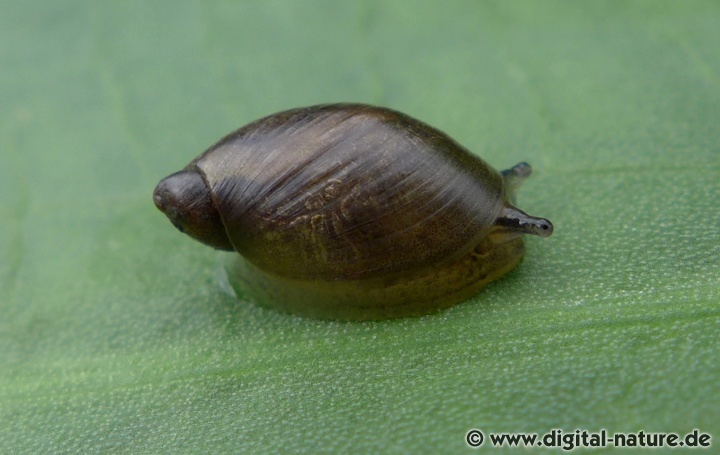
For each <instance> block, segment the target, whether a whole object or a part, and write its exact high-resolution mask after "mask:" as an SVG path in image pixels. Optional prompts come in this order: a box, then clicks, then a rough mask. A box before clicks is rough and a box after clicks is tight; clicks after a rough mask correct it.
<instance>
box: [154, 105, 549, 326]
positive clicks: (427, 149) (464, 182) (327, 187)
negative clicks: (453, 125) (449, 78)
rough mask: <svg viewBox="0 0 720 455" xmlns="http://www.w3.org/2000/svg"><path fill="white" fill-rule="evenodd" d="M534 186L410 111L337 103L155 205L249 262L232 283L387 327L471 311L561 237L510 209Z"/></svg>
mask: <svg viewBox="0 0 720 455" xmlns="http://www.w3.org/2000/svg"><path fill="white" fill-rule="evenodd" d="M529 175H530V166H529V165H527V164H525V163H520V164H518V165H516V166H515V167H513V168H511V169H509V170H507V171H503V172H498V171H496V170H494V169H493V168H492V167H490V166H489V165H488V164H487V163H486V162H485V161H483V160H482V159H480V158H478V157H477V156H475V155H473V154H472V153H470V152H469V151H467V150H466V149H465V148H463V147H462V146H461V145H459V144H458V143H456V142H455V141H454V140H452V139H451V138H450V137H449V136H447V135H446V134H444V133H442V132H441V131H438V130H437V129H435V128H432V127H430V126H428V125H426V124H425V123H422V122H420V121H418V120H415V119H413V118H411V117H408V116H407V115H404V114H402V113H399V112H396V111H393V110H390V109H385V108H380V107H373V106H366V105H359V104H334V105H321V106H312V107H308V108H300V109H293V110H289V111H285V112H280V113H277V114H274V115H271V116H268V117H265V118H262V119H260V120H257V121H255V122H253V123H250V124H249V125H246V126H244V127H242V128H240V129H239V130H237V131H235V132H233V133H231V134H229V135H227V136H225V137H224V138H223V139H221V140H220V141H219V142H217V143H216V144H215V145H213V146H212V147H210V148H209V149H208V150H206V151H205V152H204V153H202V154H201V155H200V156H198V157H197V158H196V159H194V160H193V161H192V162H190V163H189V164H188V165H187V166H186V167H185V168H184V169H183V170H182V171H180V172H177V173H175V174H172V175H170V176H168V177H166V178H165V179H163V180H162V181H161V182H160V183H159V184H158V186H157V187H156V189H155V193H154V200H155V204H156V205H157V207H158V208H159V209H160V210H161V211H163V212H164V213H165V214H166V215H167V216H168V218H169V219H170V220H171V222H172V223H173V224H174V225H175V226H176V227H177V228H178V229H180V230H181V231H182V232H185V233H187V234H188V235H190V236H191V237H193V238H195V239H197V240H199V241H201V242H203V243H206V244H208V245H210V246H212V247H214V248H217V249H221V250H229V251H237V252H238V253H240V255H241V256H242V257H243V258H244V260H241V261H237V262H236V263H235V264H234V265H233V266H232V267H231V278H232V279H233V281H234V282H236V284H237V286H236V287H238V288H239V289H243V290H249V291H250V293H251V294H252V295H253V296H255V297H256V299H257V300H259V301H260V302H262V303H269V304H271V305H273V306H275V307H279V308H282V309H285V310H288V311H293V312H299V313H302V314H306V315H310V316H315V317H321V318H333V319H354V320H360V319H383V318H389V317H402V316H409V315H418V314H424V313H428V312H430V311H433V310H435V309H438V308H442V307H446V306H449V305H452V304H454V303H457V302H459V301H461V300H464V299H466V298H468V297H470V296H472V295H473V294H475V293H476V292H477V290H478V289H479V288H481V287H482V286H484V285H485V284H487V283H488V282H490V281H493V280H495V279H497V278H499V277H500V276H502V275H503V274H505V273H507V272H508V271H510V270H512V269H513V268H514V267H515V266H516V265H517V264H518V262H519V261H520V259H521V258H522V255H523V251H524V247H523V241H522V235H523V234H534V235H539V236H542V237H547V236H549V235H550V234H551V233H552V229H553V228H552V224H551V223H550V222H549V221H548V220H545V219H543V218H535V217H532V216H529V215H527V214H526V213H524V212H522V211H520V210H519V209H517V208H515V207H514V206H513V205H512V204H511V200H513V199H514V194H515V190H516V189H517V188H518V186H519V184H520V183H521V182H522V181H523V180H524V179H525V178H527V177H528V176H529Z"/></svg>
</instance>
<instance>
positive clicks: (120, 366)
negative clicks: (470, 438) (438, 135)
mask: <svg viewBox="0 0 720 455" xmlns="http://www.w3.org/2000/svg"><path fill="white" fill-rule="evenodd" d="M0 10H1V11H2V13H1V14H0V65H1V67H0V98H1V100H2V101H1V106H2V107H0V219H2V223H0V452H5V453H39V452H55V453H58V452H60V453H66V452H76V453H90V452H106V453H147V452H204V453H214V452H233V451H242V452H255V453H267V452H268V451H284V452H304V453H317V452H318V451H320V452H334V451H351V450H352V451H356V452H365V453H369V452H386V453H399V452H416V453H437V452H457V453H466V452H467V453H470V452H472V451H471V450H470V449H469V448H467V446H466V445H465V442H464V437H465V433H466V431H467V430H469V429H470V428H479V429H482V430H484V431H485V432H486V436H487V433H488V432H503V431H505V432H515V431H518V432H519V431H524V432H545V431H548V430H550V429H552V428H562V429H563V430H565V431H567V432H572V431H574V430H575V429H576V428H580V429H588V430H591V431H596V430H599V429H600V428H606V429H608V431H610V432H630V431H638V430H641V429H644V430H646V431H652V432H660V431H671V432H677V433H684V432H687V431H690V430H692V429H693V428H699V429H700V430H701V431H703V432H706V433H712V434H713V436H714V437H715V438H716V439H715V440H713V443H714V446H720V385H719V384H720V362H718V361H719V360H720V358H719V357H720V355H719V353H720V349H719V346H718V343H719V341H718V340H719V339H720V337H719V335H718V334H719V330H718V329H719V324H720V305H719V304H718V303H719V301H720V291H719V290H720V278H719V277H720V210H718V200H720V183H719V181H720V145H719V140H718V139H719V138H720V46H719V43H720V4H718V3H717V2H712V1H707V2H702V1H693V2H681V1H676V2H661V1H635V2H619V1H603V2H600V1H593V2H572V1H565V2H530V1H528V2H517V1H510V2H507V1H496V2H477V1H443V2H430V1H423V2H414V3H412V4H409V3H408V2H404V1H399V0H396V1H355V2H337V1H332V0H328V1H310V2H294V1H289V0H288V1H262V2H261V1H222V0H214V1H196V2H188V1H155V2H140V1H127V2H113V3H111V2H93V1H64V2H52V1H36V2H23V1H20V0H7V1H2V2H1V3H0ZM335 101H359V102H366V103H372V104H379V105H384V106H388V107H392V108H395V109H398V110H401V111H403V112H406V113H408V114H410V115H412V116H414V117H417V118H420V119H422V120H424V121H426V122H428V123H430V124H432V125H434V126H437V127H439V128H440V129H442V130H444V131H446V132H447V133H449V134H450V135H451V136H453V137H455V138H456V139H457V140H458V141H459V142H461V143H462V144H464V145H465V146H467V147H468V148H470V149H471V150H473V151H474V152H475V153H478V154H479V155H481V156H483V157H484V158H485V159H486V160H487V161H489V162H490V163H492V164H493V165H494V166H495V167H497V168H505V167H508V166H510V165H513V164H515V163H516V162H518V161H522V160H527V161H529V162H530V163H531V164H532V165H533V166H534V169H535V173H534V175H533V177H532V178H531V179H530V180H529V181H528V182H526V184H525V186H524V187H523V188H522V190H521V192H520V194H519V205H520V206H521V207H522V208H523V209H525V210H527V211H528V212H530V213H532V214H535V215H538V216H544V217H547V218H549V219H550V220H552V221H553V222H554V224H555V229H556V230H555V233H554V235H553V236H552V237H550V238H548V239H539V238H531V239H528V241H527V245H528V248H527V256H526V259H525V261H524V262H523V263H522V264H521V266H520V267H519V268H518V269H517V270H516V271H515V272H513V273H512V274H510V275H509V276H508V277H507V278H506V279H503V280H502V281H500V282H497V283H495V284H493V285H491V286H489V287H488V288H487V289H486V290H485V291H484V292H482V293H481V294H479V295H478V296H477V297H476V298H474V299H472V300H471V301H468V302H466V303H464V304H462V305H459V306H456V307H454V308H451V309H449V310H447V311H443V312H441V313H437V314H434V315H431V316H427V317H423V318H417V319H403V320H397V321H385V322H377V323H337V322H322V321H314V320H308V319H303V318H298V317H293V316H288V315H284V314H278V313H276V312H273V311H271V310H265V309H261V308H258V307H256V306H254V305H252V304H251V303H249V302H245V301H237V300H236V299H235V298H234V295H233V292H232V290H231V289H230V287H229V286H228V284H227V279H226V277H225V275H224V262H225V261H226V257H225V255H224V254H222V253H219V252H215V251H212V250H211V249H208V248H206V247H203V246H202V245H200V244H197V243H195V242H192V241H190V240H188V239H187V238H185V237H184V236H182V235H181V234H179V233H178V232H177V231H175V229H174V228H173V227H172V226H171V225H170V224H169V223H168V222H167V220H166V219H165V217H164V216H162V214H160V213H159V212H158V211H157V210H156V209H155V207H154V206H153V204H152V199H151V194H152V189H153V187H154V185H155V184H156V182H157V181H158V180H159V179H160V178H162V177H163V176H165V175H166V174H169V173H171V172H173V171H175V170H178V169H179V168H181V167H182V166H184V165H185V164H186V163H187V162H188V161H189V160H190V159H192V158H193V157H194V156H195V155H197V154H198V153H199V152H201V151H202V150H203V149H204V148H205V147H207V146H208V145H210V144H211V143H212V142H214V141H215V140H216V139H218V138H219V137H220V136H222V135H224V134H225V133H227V132H229V131H231V130H233V129H235V128H237V127H238V126H241V125H243V124H245V123H247V122H249V121H251V120H254V119H256V118H258V117H260V116H263V115H267V114H270V113H273V112H275V111H278V110H282V109H287V108H292V107H297V106H303V105H310V104H316V103H322V102H335ZM485 446H488V443H487V442H486V444H485ZM318 449H319V450H318ZM543 451H544V450H542V449H540V450H538V449H536V450H535V451H533V453H542V452H543ZM552 452H553V453H558V451H552ZM601 452H602V451H601ZM595 453H599V452H595ZM656 453H657V452H656ZM674 453H678V452H674Z"/></svg>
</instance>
